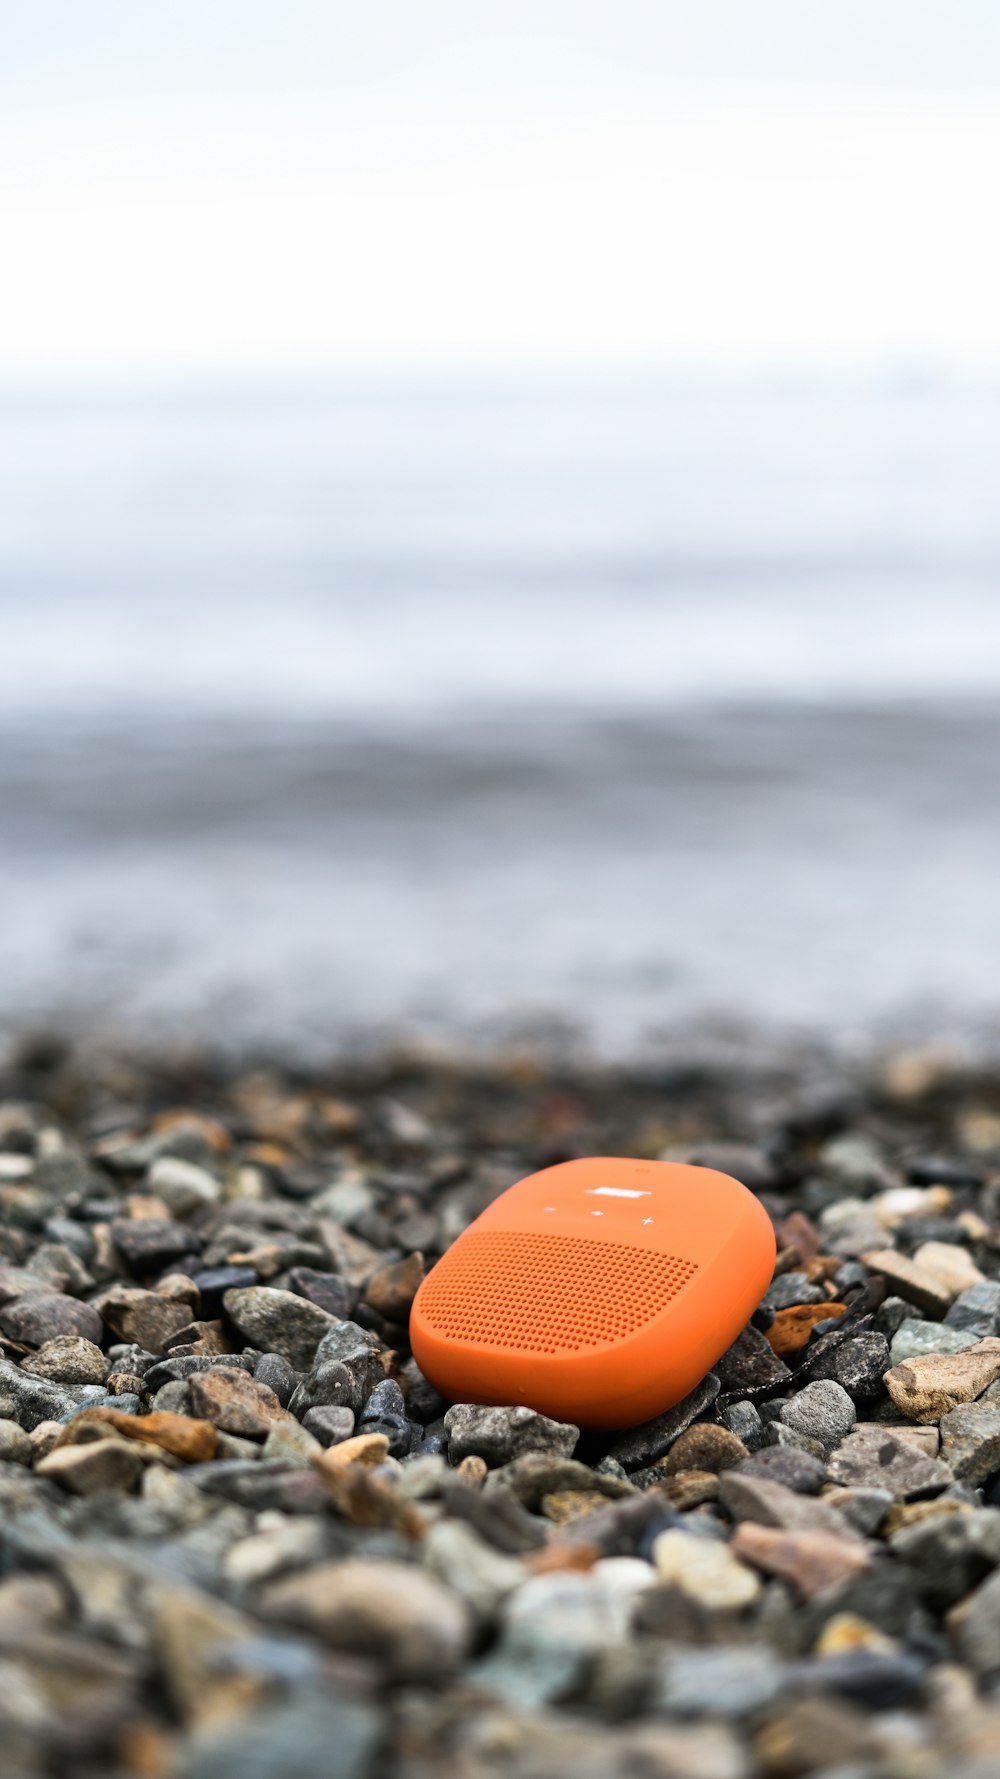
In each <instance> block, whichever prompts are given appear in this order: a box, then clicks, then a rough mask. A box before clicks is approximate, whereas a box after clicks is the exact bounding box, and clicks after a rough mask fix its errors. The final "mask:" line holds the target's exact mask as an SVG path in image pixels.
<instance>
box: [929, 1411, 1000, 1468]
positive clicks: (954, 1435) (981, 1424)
mask: <svg viewBox="0 0 1000 1779" xmlns="http://www.w3.org/2000/svg"><path fill="white" fill-rule="evenodd" d="M940 1433H941V1457H942V1458H943V1460H944V1462H945V1463H946V1464H947V1466H948V1468H949V1470H950V1471H951V1473H952V1475H953V1476H954V1477H955V1478H956V1479H957V1480H958V1481H959V1482H962V1483H965V1484H966V1486H967V1487H968V1488H978V1487H979V1485H980V1484H982V1483H984V1482H986V1480H987V1478H989V1477H991V1476H992V1475H993V1474H994V1473H995V1472H996V1471H1000V1402H996V1401H994V1402H971V1403H968V1404H967V1405H965V1406H964V1407H960V1408H953V1409H952V1410H951V1411H950V1412H949V1413H948V1414H946V1415H942V1417H941V1423H940Z"/></svg>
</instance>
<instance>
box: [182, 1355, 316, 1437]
mask: <svg viewBox="0 0 1000 1779" xmlns="http://www.w3.org/2000/svg"><path fill="white" fill-rule="evenodd" d="M188 1388H189V1390H190V1392H191V1407H192V1408H193V1410H194V1412H195V1414H196V1415H200V1416H201V1418H202V1420H204V1421H211V1422H212V1424H213V1426H216V1427H220V1428H221V1429H222V1431H223V1433H235V1434H237V1435H244V1436H246V1437H247V1438H248V1439H266V1437H267V1435H268V1433H269V1432H270V1431H271V1428H272V1427H274V1426H277V1424H278V1422H279V1421H294V1419H295V1417H294V1415H291V1414H289V1412H288V1410H287V1408H282V1406H281V1403H280V1402H279V1401H278V1398H277V1396H276V1395H275V1394H274V1391H273V1390H272V1389H270V1388H269V1387H268V1385H267V1384H261V1383H258V1381H257V1379H256V1378H252V1377H250V1376H249V1375H248V1373H247V1372H245V1371H237V1370H236V1369H235V1368H233V1369H232V1370H230V1368H229V1366H228V1365H215V1366H213V1367H212V1369H211V1371H196V1372H195V1373H194V1374H193V1375H192V1376H191V1377H190V1378H189V1379H188Z"/></svg>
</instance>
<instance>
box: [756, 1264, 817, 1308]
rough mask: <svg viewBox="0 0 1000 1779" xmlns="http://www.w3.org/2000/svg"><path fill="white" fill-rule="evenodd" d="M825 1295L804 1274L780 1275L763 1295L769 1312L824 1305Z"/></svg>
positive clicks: (790, 1273) (788, 1273) (789, 1273)
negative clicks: (801, 1306)
mask: <svg viewBox="0 0 1000 1779" xmlns="http://www.w3.org/2000/svg"><path fill="white" fill-rule="evenodd" d="M825 1302H826V1294H825V1292H824V1291H823V1289H822V1287H821V1286H820V1285H815V1284H813V1282H812V1280H811V1279H809V1278H808V1277H807V1276H806V1274H805V1273H804V1272H786V1273H780V1274H779V1276H778V1277H777V1278H776V1279H774V1280H773V1281H772V1283H771V1284H770V1285H769V1286H768V1288H767V1291H766V1292H765V1294H764V1303H765V1304H766V1306H767V1308H768V1309H769V1310H774V1311H776V1312H777V1311H779V1310H789V1309H792V1308H794V1307H796V1306H799V1305H810V1306H811V1305H815V1304H825Z"/></svg>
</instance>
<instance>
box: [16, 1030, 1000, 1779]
mask: <svg viewBox="0 0 1000 1779" xmlns="http://www.w3.org/2000/svg"><path fill="white" fill-rule="evenodd" d="M599 1153H607V1154H619V1155H620V1154H632V1155H641V1156H653V1157H656V1156H660V1157H664V1158H666V1159H676V1160H691V1161H695V1162H700V1163H703V1164H706V1165H710V1166H714V1167H720V1168H723V1169H725V1170H726V1171H728V1172H730V1173H733V1174H735V1175H736V1176H737V1177H739V1178H741V1179H743V1180H744V1181H745V1182H746V1184H747V1185H748V1186H750V1188H751V1189H752V1190H753V1191H755V1192H756V1193H757V1194H758V1195H759V1196H760V1198H761V1200H762V1202H763V1204H764V1205H765V1207H766V1209H767V1210H768V1212H769V1214H770V1215H771V1217H772V1219H773V1221H774V1225H775V1229H776V1234H777V1242H778V1261H777V1267H776V1271H775V1277H774V1281H773V1283H772V1285H771V1287H770V1289H769V1290H768V1292H767V1295H766V1297H765V1299H764V1301H763V1303H762V1305H761V1306H760V1308H759V1310H758V1311H757V1312H756V1314H755V1315H754V1317H753V1318H752V1320H751V1322H750V1323H749V1324H748V1326H747V1327H746V1328H745V1329H744V1330H743V1332H742V1333H741V1335H740V1336H739V1338H738V1339H737V1340H736V1341H735V1342H734V1344H733V1346H732V1347H731V1348H730V1349H729V1351H728V1352H726V1353H725V1354H724V1355H723V1356H722V1357H721V1359H720V1360H719V1362H718V1364H717V1366H716V1367H715V1369H714V1370H713V1372H712V1373H711V1374H709V1376H707V1377H706V1378H705V1379H704V1380H703V1382H702V1383H701V1384H700V1385H699V1386H698V1387H697V1389H696V1390H694V1391H693V1392H692V1394H691V1396H690V1397H688V1398H687V1400H686V1401H685V1402H683V1403H680V1404H678V1405H677V1406H676V1407H674V1408H672V1409H669V1410H668V1411H666V1412H665V1413H664V1414H662V1415H660V1416H658V1417H657V1418H656V1419H655V1420H653V1421H650V1422H647V1423H645V1424H644V1425H642V1426H639V1427H632V1428H628V1429H626V1430H623V1431H620V1432H616V1433H611V1434H603V1435H596V1434H592V1433H591V1434H581V1433H580V1431H579V1429H577V1428H576V1427H572V1426H568V1425H564V1424H561V1423H558V1422H555V1421H552V1420H550V1419H548V1418H547V1417H546V1416H544V1415H542V1414H538V1413H536V1412H535V1411H533V1410H532V1409H531V1408H528V1407H523V1406H520V1407H486V1406H482V1405H479V1404H475V1403H448V1402H446V1401H444V1400H443V1399H442V1398H441V1397H440V1396H439V1395H438V1394H437V1392H436V1391H435V1390H434V1388H433V1387H432V1386H431V1384H430V1383H429V1382H428V1381H427V1379H426V1378H424V1377H422V1376H421V1374H420V1372H419V1371H418V1369H417V1367H416V1365H415V1363H414V1361H413V1359H412V1357H411V1356H410V1353H409V1347H408V1339H407V1321H408V1313H409V1308H410V1304H411V1302H412V1300H413V1296H414V1294H415V1292H416V1289H417V1287H418V1285H419V1283H420V1280H421V1278H422V1277H423V1275H424V1271H425V1269H426V1267H427V1266H429V1265H430V1264H432V1263H433V1261H434V1260H435V1259H436V1258H437V1256H438V1255H439V1254H440V1253H442V1252H443V1251H444V1249H445V1248H446V1247H447V1246H448V1245H449V1243H450V1242H452V1241H453V1240H454V1239H455V1237H456V1236H457V1235H458V1234H459V1233H460V1232H461V1231H462V1229H463V1228H465V1227H466V1225H467V1224H468V1223H469V1222H470V1221H471V1219H472V1218H473V1217H475V1216H476V1215H477V1214H478V1213H479V1211H481V1210H482V1209H483V1208H484V1206H485V1205H486V1204H488V1203H489V1202H490V1201H491V1200H492V1199H493V1198H494V1197H495V1196H496V1194H497V1193H499V1192H500V1191H502V1190H503V1189H504V1188H505V1187H506V1186H508V1185H510V1184H511V1183H512V1182H513V1181H514V1180H516V1179H518V1178H520V1177H521V1176H523V1175H524V1174H526V1173H528V1172H531V1171H533V1170H534V1169H536V1168H539V1167H543V1166H546V1165H548V1164H550V1163H552V1162H555V1161H559V1160H564V1159H567V1158H570V1157H572V1156H575V1155H581V1154H599ZM945 1770H947V1771H948V1772H949V1773H950V1774H951V1775H953V1779H983V1776H984V1775H986V1774H989V1773H993V1772H996V1771H1000V1071H996V1070H993V1071H991V1070H990V1069H989V1068H988V1067H985V1066H982V1067H972V1066H971V1065H960V1064H958V1063H954V1062H952V1061H950V1060H949V1059H948V1058H947V1057H935V1056H933V1055H925V1054H922V1053H913V1054H903V1055H898V1056H895V1057H893V1058H891V1059H890V1060H889V1061H888V1062H885V1063H882V1064H880V1065H877V1066H876V1065H875V1064H871V1065H869V1066H868V1068H867V1069H866V1070H865V1071H863V1072H861V1071H858V1072H856V1073H853V1074H849V1073H847V1072H845V1071H844V1070H843V1068H842V1067H837V1066H835V1065H834V1064H833V1063H832V1062H830V1061H829V1059H824V1058H794V1059H791V1060H788V1059H784V1058H781V1057H772V1058H770V1059H768V1060H767V1062H766V1063H762V1064H760V1065H759V1066H758V1067H757V1068H756V1069H755V1070H753V1071H752V1072H751V1071H750V1070H749V1069H746V1068H744V1069H743V1070H735V1069H733V1068H717V1067H716V1068H713V1067H711V1066H709V1064H707V1063H706V1064H703V1065H700V1066H698V1067H695V1066H693V1065H685V1064H683V1063H676V1064H668V1063H663V1064H661V1065H660V1066H658V1067H653V1066H652V1065H650V1066H649V1067H648V1068H647V1069H644V1070H640V1069H634V1070H632V1071H630V1072H626V1071H622V1070H613V1069H610V1068H605V1069H597V1068H591V1069H586V1068H583V1067H577V1068H571V1067H568V1066H563V1067H560V1066H557V1065H556V1064H555V1063H550V1064H547V1065H546V1064H540V1063H538V1062H534V1061H531V1060H530V1059H525V1058H524V1057H514V1058H511V1059H507V1060H506V1061H500V1062H496V1063H494V1064H493V1065H492V1066H491V1067H486V1066H485V1065H483V1066H481V1067H477V1066H475V1065H474V1064H472V1063H470V1062H468V1061H465V1062H462V1061H461V1060H455V1059H452V1060H450V1061H449V1060H447V1059H443V1058H440V1057H439V1058H438V1059H436V1060H435V1061H421V1060H420V1059H419V1058H411V1059H409V1060H407V1059H405V1058H401V1059H398V1060H396V1061H395V1062H392V1061H385V1062H383V1063H381V1064H378V1065H376V1064H375V1063H372V1064H370V1065H368V1066H367V1067H366V1068H365V1069H360V1068H359V1069H358V1070H356V1071H354V1072H353V1073H352V1072H351V1071H350V1070H348V1069H347V1068H346V1067H344V1066H342V1067H340V1068H339V1069H338V1070H337V1071H336V1074H335V1075H334V1074H333V1073H331V1074H330V1076H328V1077H315V1076H314V1077H311V1078H306V1077H297V1078H292V1077H291V1076H289V1075H287V1074H285V1073H282V1072H281V1071H277V1070H263V1069H259V1070H253V1071H244V1072H242V1073H240V1072H232V1071H229V1072H227V1071H225V1070H223V1069H221V1068H219V1067H212V1066H208V1065H206V1064H205V1063H203V1062H202V1063H188V1064H187V1065H182V1064H181V1063H179V1062H176V1061H174V1062H172V1063H170V1064H167V1063H165V1062H160V1063H158V1064H157V1063H148V1064H146V1063H142V1062H137V1061H122V1060H120V1059H119V1060H115V1059H109V1058H107V1057H104V1056H99V1055H96V1054H91V1055H88V1054H87V1053H85V1052H84V1053H81V1054H76V1053H74V1052H72V1051H68V1050H62V1049H60V1048H59V1047H58V1046H36V1047H34V1048H33V1049H30V1050H24V1051H23V1052H22V1053H20V1054H19V1055H15V1056H14V1057H13V1058H12V1060H11V1061H10V1062H9V1064H8V1065H7V1066H6V1071H5V1075H4V1076H3V1078H2V1079H0V1773H3V1774H7V1773H8V1772H9V1773H10V1774H11V1775H12V1776H13V1775H16V1776H17V1779H21V1776H22V1775H23V1776H24V1779H34V1776H35V1775H39V1776H42V1775H49V1774H52V1773H59V1774H60V1775H66V1776H67V1779H97V1775H98V1774H100V1775H111V1776H113V1775H118V1774H123V1775H124V1774H132V1775H136V1776H137V1779H245V1776H246V1775H252V1776H253V1779H271V1776H273V1779H319V1776H321V1775H324V1774H329V1775H331V1776H332V1779H432V1775H433V1779H492V1776H494V1775H495V1776H496V1779H501V1776H503V1779H557V1776H559V1775H563V1774H569V1773H572V1774H573V1775H574V1776H575V1779H797V1776H798V1775H813V1774H815V1775H829V1779H834V1776H835V1775H836V1779H932V1776H936V1775H938V1774H940V1773H941V1772H943V1771H945Z"/></svg>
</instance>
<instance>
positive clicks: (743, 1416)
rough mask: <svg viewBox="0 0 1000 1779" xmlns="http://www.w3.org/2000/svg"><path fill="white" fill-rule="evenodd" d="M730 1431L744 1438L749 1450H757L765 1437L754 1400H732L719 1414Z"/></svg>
mask: <svg viewBox="0 0 1000 1779" xmlns="http://www.w3.org/2000/svg"><path fill="white" fill-rule="evenodd" d="M719 1419H720V1420H721V1421H722V1423H723V1425H724V1426H726V1427H728V1428H729V1431H730V1433H733V1434H735V1435H736V1438H737V1439H740V1440H742V1442H743V1444H744V1445H745V1446H746V1448H747V1450H748V1451H751V1452H755V1451H756V1450H757V1448H758V1446H759V1445H760V1444H761V1441H762V1439H763V1437H764V1426H763V1422H762V1421H761V1418H760V1415H759V1414H758V1412H757V1409H756V1408H755V1407H754V1405H753V1403H752V1402H731V1403H729V1404H728V1406H727V1407H726V1408H724V1409H723V1410H722V1412H721V1414H720V1416H719Z"/></svg>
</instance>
